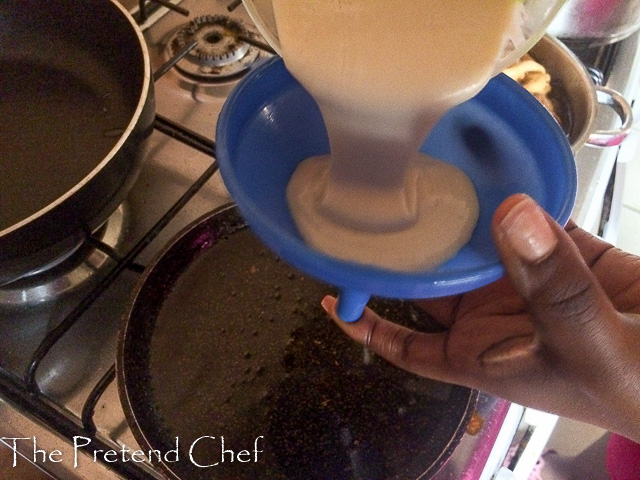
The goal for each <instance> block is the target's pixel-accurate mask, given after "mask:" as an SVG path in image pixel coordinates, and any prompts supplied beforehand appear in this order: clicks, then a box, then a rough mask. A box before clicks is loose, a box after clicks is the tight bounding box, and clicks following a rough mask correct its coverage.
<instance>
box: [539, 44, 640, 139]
mask: <svg viewBox="0 0 640 480" xmlns="http://www.w3.org/2000/svg"><path fill="white" fill-rule="evenodd" d="M529 54H530V55H531V56H532V57H533V58H534V59H535V60H536V61H537V62H538V63H540V64H542V65H543V66H544V67H545V68H546V69H547V71H548V72H549V74H550V75H551V87H552V93H551V96H552V98H553V100H554V102H555V103H556V104H557V106H558V115H559V116H560V118H561V120H562V121H561V123H562V127H563V129H564V130H565V132H566V133H567V136H568V138H569V142H570V143H571V148H572V150H573V151H574V152H575V151H577V150H579V149H580V148H581V147H582V146H584V145H585V144H586V145H590V146H595V147H610V146H615V145H619V144H620V143H621V142H622V141H623V140H624V139H625V138H626V137H627V135H628V134H629V131H630V129H631V125H632V123H633V116H632V112H631V107H630V106H629V104H628V103H627V101H626V100H625V99H624V97H623V96H622V95H621V94H620V93H618V92H616V91H615V90H612V89H610V88H606V87H602V86H596V85H595V84H594V83H593V81H592V80H591V77H590V76H589V73H588V72H587V70H586V68H585V67H584V65H583V64H582V62H580V60H579V59H578V58H577V57H576V56H575V55H574V54H573V52H571V50H569V49H568V48H567V47H566V46H565V45H564V44H563V43H562V42H560V41H559V40H558V39H556V38H554V37H552V36H551V35H545V36H544V37H542V39H541V40H540V41H539V42H538V43H537V44H536V45H535V46H534V47H533V48H532V49H531V50H530V51H529ZM598 105H604V106H607V107H609V108H612V109H613V110H614V111H615V112H616V114H617V115H618V116H619V117H620V126H619V127H617V128H613V129H610V130H594V124H595V122H596V118H597V114H598Z"/></svg>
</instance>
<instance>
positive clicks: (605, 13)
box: [547, 0, 640, 45]
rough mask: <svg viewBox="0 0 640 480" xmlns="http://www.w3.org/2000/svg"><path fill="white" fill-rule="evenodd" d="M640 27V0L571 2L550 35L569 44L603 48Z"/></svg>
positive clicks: (557, 20) (565, 6) (566, 4)
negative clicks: (575, 43)
mask: <svg viewBox="0 0 640 480" xmlns="http://www.w3.org/2000/svg"><path fill="white" fill-rule="evenodd" d="M638 28H640V0H606V1H603V0H568V1H567V3H565V4H564V5H563V7H562V8H561V9H560V11H559V12H558V14H557V15H556V17H555V18H554V20H553V21H552V22H551V24H550V25H549V28H548V29H547V32H548V33H549V34H551V35H553V36H555V37H557V38H561V39H562V40H563V41H566V42H579V43H581V44H586V45H603V44H607V43H613V42H617V41H618V40H622V39H623V38H625V37H628V36H629V35H631V34H632V33H633V32H635V31H636V30H638Z"/></svg>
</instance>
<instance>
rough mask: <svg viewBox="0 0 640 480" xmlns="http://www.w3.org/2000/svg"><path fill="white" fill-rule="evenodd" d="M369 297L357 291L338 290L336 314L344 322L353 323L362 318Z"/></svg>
mask: <svg viewBox="0 0 640 480" xmlns="http://www.w3.org/2000/svg"><path fill="white" fill-rule="evenodd" d="M370 296H371V295H370V294H368V293H365V292H361V291H358V290H340V291H339V293H338V305H337V306H336V313H337V314H338V317H340V318H341V319H342V320H343V321H345V322H355V321H356V320H358V319H359V318H360V317H361V316H362V312H363V311H364V307H366V306H367V302H368V301H369V297H370Z"/></svg>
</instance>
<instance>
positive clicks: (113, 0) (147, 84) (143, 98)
mask: <svg viewBox="0 0 640 480" xmlns="http://www.w3.org/2000/svg"><path fill="white" fill-rule="evenodd" d="M108 1H109V3H110V4H111V6H112V7H115V8H117V10H119V12H118V13H119V14H121V15H122V16H123V17H124V18H125V19H126V20H127V21H128V22H129V24H130V26H131V27H132V31H133V32H134V33H135V36H136V38H137V39H138V47H139V48H140V54H141V55H142V63H143V70H144V75H143V79H142V90H141V92H140V95H139V98H138V103H137V105H136V108H135V110H134V112H133V114H132V115H131V120H130V121H129V123H128V124H127V127H126V128H125V129H124V132H123V134H122V135H121V136H120V138H119V139H118V141H117V142H116V143H115V144H114V145H113V147H112V148H111V150H109V152H108V153H107V154H106V155H105V156H104V157H103V158H102V160H100V162H99V163H98V164H97V165H96V166H95V167H94V168H93V169H92V170H91V171H90V172H89V173H88V174H86V175H85V176H84V178H82V179H81V180H80V181H79V182H77V183H76V184H75V185H74V186H73V187H71V188H70V189H69V190H67V191H66V192H65V193H64V194H62V195H60V196H59V197H58V198H56V199H55V200H54V201H52V202H51V203H49V204H48V205H46V206H45V207H42V208H41V209H40V210H38V211H36V212H34V213H32V214H31V215H29V216H28V217H26V218H24V219H22V220H20V221H19V222H17V223H14V224H13V225H10V226H9V227H7V228H5V229H4V230H0V238H2V237H3V236H5V235H9V234H10V233H12V232H14V231H16V230H19V229H20V228H22V227H23V226H25V225H27V224H29V223H31V222H33V221H34V220H36V219H37V218H40V217H42V216H44V215H46V214H47V213H49V212H50V211H51V210H53V209H55V208H56V207H58V206H59V205H61V204H62V203H64V202H66V201H67V200H68V199H69V198H70V197H72V196H73V195H75V194H76V192H77V191H79V190H80V189H82V188H83V187H84V186H85V185H86V184H87V183H89V182H90V181H91V180H93V178H94V177H95V176H96V175H98V174H99V173H100V171H101V170H102V169H103V168H104V167H105V166H106V165H107V164H108V163H109V162H110V161H111V159H112V158H113V157H114V156H115V155H116V154H117V153H118V152H119V151H120V149H121V148H122V145H124V143H125V142H126V141H127V140H128V139H129V137H130V136H131V132H133V130H134V129H135V126H136V125H137V123H138V120H139V119H140V116H141V115H142V111H143V110H144V107H145V106H146V103H147V100H148V97H149V92H150V90H151V57H150V55H149V49H148V47H147V43H146V41H145V40H144V35H143V33H142V30H141V29H140V27H139V26H138V24H137V23H136V21H135V20H134V18H133V17H132V16H131V14H130V13H129V12H128V11H127V9H126V8H124V7H123V6H122V5H120V3H118V1H117V0H108ZM115 14H116V12H114V15H115Z"/></svg>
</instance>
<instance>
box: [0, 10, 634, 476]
mask: <svg viewBox="0 0 640 480" xmlns="http://www.w3.org/2000/svg"><path fill="white" fill-rule="evenodd" d="M122 3H123V4H124V5H125V7H126V8H127V9H129V11H130V12H131V13H132V15H133V16H134V18H136V19H138V20H139V23H140V24H141V28H142V29H143V32H144V36H145V40H146V42H147V46H148V49H149V53H150V56H151V63H152V71H154V72H155V77H156V78H155V97H156V112H157V117H156V123H155V131H154V132H153V133H152V135H151V137H150V139H149V141H148V143H147V145H146V147H145V160H144V164H143V167H142V171H141V173H140V176H139V178H138V180H137V182H136V184H135V185H134V187H133V189H132V190H131V192H130V194H129V196H128V198H127V200H126V201H125V203H124V204H123V205H122V206H121V207H120V208H119V209H118V210H117V211H116V212H115V213H114V215H113V216H112V218H111V219H110V220H109V221H108V223H107V224H106V225H105V226H104V227H103V229H102V230H101V231H100V232H99V233H97V234H95V235H94V236H95V237H96V238H94V239H93V240H92V241H91V242H90V243H91V245H88V246H81V247H79V249H78V250H79V251H78V252H73V254H70V256H69V258H65V259H61V261H60V262H59V264H56V265H55V266H53V267H52V268H48V269H47V272H44V274H43V273H42V272H34V275H31V276H30V278H25V279H23V280H21V281H20V282H19V284H13V285H10V286H9V287H7V288H3V289H0V328H1V329H2V338H1V339H0V424H2V431H1V432H0V436H1V437H3V440H2V441H3V442H4V443H5V444H6V445H7V446H9V447H10V448H11V449H13V450H14V451H16V452H18V453H20V454H21V455H22V456H23V457H24V458H21V457H20V458H17V459H16V461H17V462H22V461H29V462H32V463H35V464H37V465H38V466H39V467H40V468H42V469H43V470H45V471H46V472H48V473H49V474H50V475H52V476H53V477H55V478H65V479H73V478H91V479H101V478H105V479H107V478H162V476H161V474H160V473H159V472H158V471H157V470H156V469H155V468H154V467H153V465H151V464H150V463H149V462H141V463H139V462H133V461H131V460H130V458H128V457H127V453H126V452H129V453H130V452H132V451H135V450H136V449H137V448H138V447H137V444H136V441H135V439H134V437H133V435H132V433H131V431H130V429H129V427H128V425H127V422H126V420H125V415H124V412H123V410H122V407H121V404H120V400H119V397H118V392H117V386H116V382H115V366H114V363H115V358H116V346H117V336H118V330H119V327H120V322H121V319H122V317H123V315H124V314H125V312H126V311H127V309H128V308H129V305H130V301H131V299H130V295H131V292H132V291H133V289H134V286H135V285H136V283H137V282H138V280H139V276H140V273H141V272H142V271H143V270H144V268H145V266H146V265H148V264H149V263H150V262H151V261H152V260H153V258H154V257H155V256H156V255H157V253H158V251H159V250H160V249H161V248H162V247H163V246H165V245H166V244H167V243H168V242H169V241H170V240H171V239H172V238H173V237H174V236H175V235H176V234H177V233H178V232H179V231H180V230H182V229H183V228H185V227H186V226H187V225H189V224H190V223H191V222H193V221H194V220H195V219H197V218H199V217H201V216H202V215H204V214H205V213H207V212H210V211H212V210H214V209H215V208H217V207H219V206H222V205H224V204H227V203H229V202H231V201H232V199H231V198H230V197H229V194H228V192H227V190H226V188H225V186H224V183H223V182H222V179H221V178H220V175H219V173H218V172H217V165H216V161H215V128H216V121H217V118H218V114H219V112H220V110H221V108H222V106H223V104H224V102H225V99H226V97H227V96H228V94H229V93H230V92H231V91H232V90H233V88H234V87H235V86H236V85H237V83H238V81H240V79H241V78H242V77H243V76H244V75H245V74H246V73H247V72H248V71H250V70H251V69H252V68H255V67H256V66H258V65H260V64H261V62H263V61H264V60H265V59H267V58H269V57H270V56H271V55H273V52H272V51H270V49H269V47H268V45H266V43H265V41H264V39H263V38H262V37H261V36H260V34H259V32H258V30H257V28H256V27H255V26H254V25H253V23H252V21H251V19H250V17H249V15H248V13H247V12H246V10H245V8H244V6H243V5H242V4H241V2H239V1H232V0H206V1H205V0H183V1H175V0H172V1H171V2H170V7H171V8H167V7H166V6H160V7H158V6H157V5H155V4H154V5H151V4H149V5H144V10H143V12H144V13H142V14H141V11H140V6H141V4H144V3H145V2H138V1H135V0H129V1H128V2H127V1H126V0H123V1H122ZM162 3H167V2H166V1H163V2H162ZM176 9H178V10H180V11H174V10H176ZM629 45H630V46H629V47H628V50H629V51H632V53H625V55H627V56H628V55H632V56H633V57H634V58H635V52H636V51H637V39H636V40H635V44H629ZM625 48H626V47H625ZM613 76H614V77H615V74H613ZM636 83H637V82H636ZM602 161H603V160H599V159H594V160H589V161H588V162H585V163H588V164H589V165H592V164H593V165H594V167H593V168H591V167H589V172H591V171H593V172H594V173H585V175H588V176H589V178H591V180H585V178H584V176H583V177H582V178H581V185H585V186H584V188H582V190H581V191H580V192H579V195H582V197H580V199H579V205H578V209H579V210H578V211H577V213H576V215H577V216H578V217H581V216H584V215H586V214H585V213H584V209H586V208H587V204H591V203H592V200H591V199H590V196H591V194H590V193H589V189H590V188H591V187H590V185H591V184H592V183H594V182H596V183H598V182H602V181H604V182H605V183H606V181H607V180H608V174H606V175H605V176H606V179H599V178H600V177H601V176H603V173H602V172H606V170H607V168H608V167H607V166H606V165H605V166H603V165H601V162H602ZM606 162H609V163H611V162H610V160H606ZM578 170H579V172H580V170H581V168H580V165H579V166H578ZM609 174H610V171H609ZM595 176H598V180H597V181H596V180H594V178H595ZM585 189H586V190H585ZM70 285H71V286H70ZM477 415H478V418H480V419H482V421H483V422H482V423H483V426H482V428H481V429H480V430H479V432H473V434H472V433H468V434H466V435H465V436H464V438H463V440H462V442H461V444H460V445H459V446H458V448H457V449H456V451H455V452H454V454H453V456H452V458H451V459H450V461H449V462H448V463H447V465H445V467H444V468H443V469H442V471H441V472H440V473H439V474H437V476H436V477H435V478H436V479H440V480H446V479H456V480H459V479H470V480H471V479H479V478H482V479H487V480H488V479H490V478H493V475H494V474H495V473H496V472H497V470H498V468H499V467H500V465H501V464H502V461H503V459H504V457H505V456H506V453H507V449H508V447H509V444H510V443H511V441H512V439H513V437H514V434H515V432H516V428H517V425H518V423H519V421H520V419H521V417H522V408H521V407H518V406H514V405H511V404H509V403H508V402H506V401H504V400H501V399H498V398H493V397H490V396H487V395H483V394H481V395H480V399H479V402H478V407H477ZM16 439H19V440H16ZM84 443H87V445H86V446H83V448H81V449H76V448H75V447H76V446H78V445H80V444H83V445H84ZM109 450H113V451H114V452H116V454H115V455H113V456H112V457H109V458H107V457H106V456H105V455H104V452H105V451H109ZM56 451H57V452H59V454H58V455H57V456H56V455H53V456H52V455H51V454H52V452H56ZM59 460H61V461H59ZM111 460H113V461H111Z"/></svg>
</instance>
